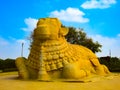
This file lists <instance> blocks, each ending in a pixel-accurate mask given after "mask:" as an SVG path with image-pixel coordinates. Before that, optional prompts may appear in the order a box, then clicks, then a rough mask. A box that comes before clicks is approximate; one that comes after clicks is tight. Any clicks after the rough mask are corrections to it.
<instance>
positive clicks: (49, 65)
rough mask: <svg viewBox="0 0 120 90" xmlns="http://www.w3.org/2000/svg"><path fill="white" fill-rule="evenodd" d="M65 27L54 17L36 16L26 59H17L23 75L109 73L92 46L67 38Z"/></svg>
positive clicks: (42, 77)
mask: <svg viewBox="0 0 120 90" xmlns="http://www.w3.org/2000/svg"><path fill="white" fill-rule="evenodd" d="M68 31H69V30H68V29H67V28H64V27H61V22H60V21H59V20H58V19H57V18H41V19H39V21H38V23H37V26H36V28H35V30H34V34H33V43H32V47H31V50H30V54H29V56H28V59H27V60H25V59H24V58H22V57H19V58H17V59H16V65H17V67H18V70H19V76H20V77H21V78H23V79H38V80H51V79H56V78H67V79H80V78H83V77H88V76H91V75H106V74H108V73H109V70H108V69H107V67H106V66H104V65H101V64H100V63H99V61H98V59H97V57H96V55H95V54H94V53H93V52H92V51H91V50H89V49H88V48H86V47H83V46H80V45H73V44H69V43H68V42H67V41H66V39H65V35H67V33H68Z"/></svg>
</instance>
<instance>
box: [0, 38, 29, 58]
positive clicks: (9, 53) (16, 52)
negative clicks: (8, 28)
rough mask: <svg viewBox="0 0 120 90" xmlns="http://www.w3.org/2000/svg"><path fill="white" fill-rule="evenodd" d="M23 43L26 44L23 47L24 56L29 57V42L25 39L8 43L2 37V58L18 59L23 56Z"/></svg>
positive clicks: (0, 42)
mask: <svg viewBox="0 0 120 90" xmlns="http://www.w3.org/2000/svg"><path fill="white" fill-rule="evenodd" d="M22 42H24V47H23V50H24V51H23V56H24V57H27V56H28V54H29V50H28V48H29V42H28V41H26V40H24V39H19V40H17V39H15V38H14V40H11V41H8V40H6V39H4V38H2V37H0V58H2V59H6V58H13V59H15V58H17V57H20V56H21V47H22Z"/></svg>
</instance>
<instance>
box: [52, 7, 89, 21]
mask: <svg viewBox="0 0 120 90" xmlns="http://www.w3.org/2000/svg"><path fill="white" fill-rule="evenodd" d="M84 15H85V13H84V12H82V11H80V10H79V9H78V8H71V7H69V8H67V9H66V10H60V11H57V10H56V11H52V12H51V13H50V17H57V18H59V19H60V20H63V21H66V22H78V23H86V22H89V19H88V18H84V17H83V16H84Z"/></svg>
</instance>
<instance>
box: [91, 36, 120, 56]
mask: <svg viewBox="0 0 120 90" xmlns="http://www.w3.org/2000/svg"><path fill="white" fill-rule="evenodd" d="M89 37H92V38H93V40H94V41H98V42H99V43H100V44H101V45H102V49H101V50H102V52H100V53H97V55H98V56H108V55H109V51H110V50H111V55H112V57H120V37H118V36H117V37H115V38H110V37H105V36H101V35H89Z"/></svg>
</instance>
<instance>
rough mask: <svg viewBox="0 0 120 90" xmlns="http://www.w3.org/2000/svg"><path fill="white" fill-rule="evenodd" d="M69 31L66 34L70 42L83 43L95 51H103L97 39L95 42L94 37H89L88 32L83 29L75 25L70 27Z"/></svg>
mask: <svg viewBox="0 0 120 90" xmlns="http://www.w3.org/2000/svg"><path fill="white" fill-rule="evenodd" d="M68 29H69V33H68V34H67V35H66V39H67V41H68V42H70V43H72V44H78V45H83V46H85V47H87V48H89V49H90V50H92V51H93V52H94V53H96V52H101V49H100V48H101V47H102V45H100V44H99V43H98V42H97V41H96V42H93V40H92V38H88V37H87V34H86V33H85V32H84V31H83V29H81V28H79V29H78V30H77V29H76V28H74V27H68Z"/></svg>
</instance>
